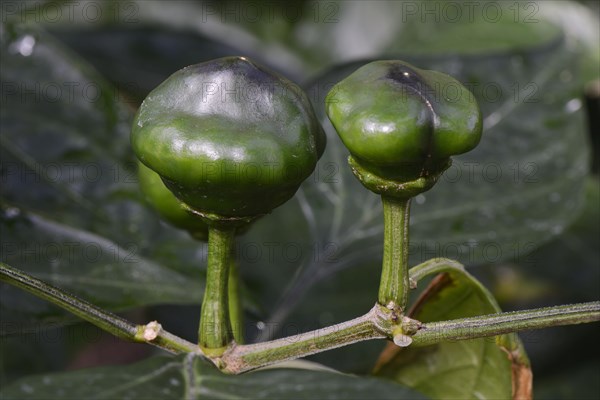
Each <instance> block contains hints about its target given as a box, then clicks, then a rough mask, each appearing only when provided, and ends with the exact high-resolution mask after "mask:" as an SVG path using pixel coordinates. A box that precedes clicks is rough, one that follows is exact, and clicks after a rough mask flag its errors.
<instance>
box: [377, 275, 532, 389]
mask: <svg viewBox="0 0 600 400" xmlns="http://www.w3.org/2000/svg"><path fill="white" fill-rule="evenodd" d="M441 271H443V273H442V274H441V275H438V276H437V277H436V278H435V279H434V280H433V281H432V283H431V284H430V286H429V287H428V288H427V289H426V290H425V292H424V293H423V294H422V295H421V298H420V299H419V301H418V302H417V303H416V304H415V305H414V306H413V309H412V310H411V313H410V314H411V317H412V318H415V319H417V320H419V321H423V322H432V321H443V320H448V319H456V318H464V317H472V316H477V315H483V314H493V313H496V312H500V311H501V310H500V308H499V307H498V305H497V303H496V301H495V300H494V299H493V297H492V295H491V294H490V293H489V292H488V291H487V289H485V288H484V287H483V286H482V285H481V284H480V283H479V282H478V281H477V280H476V279H475V278H473V277H472V276H471V275H469V274H468V273H467V272H464V271H461V270H460V269H456V268H452V267H450V266H449V267H447V268H443V269H441ZM375 374H376V375H377V376H381V377H387V378H389V379H392V380H394V381H396V382H399V383H402V384H404V385H407V386H409V387H411V388H413V389H415V390H418V391H420V392H422V393H425V394H426V395H428V396H430V397H431V398H434V399H446V398H476V399H509V398H513V395H514V397H515V398H528V397H529V396H527V395H528V394H530V391H531V371H530V369H529V362H528V360H527V356H526V354H525V352H524V349H523V348H522V345H521V343H520V341H519V339H518V337H517V336H516V335H515V334H509V335H502V336H498V337H495V338H482V339H475V340H468V341H459V342H443V343H440V344H437V345H434V346H430V347H422V348H418V347H417V348H415V347H410V346H409V347H407V348H400V347H397V346H395V345H388V348H387V349H386V350H385V351H384V353H383V354H382V356H381V358H380V361H379V363H378V366H377V367H376V370H375ZM513 385H514V387H515V390H516V393H517V394H516V395H515V394H514V393H513Z"/></svg>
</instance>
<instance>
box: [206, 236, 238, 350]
mask: <svg viewBox="0 0 600 400" xmlns="http://www.w3.org/2000/svg"><path fill="white" fill-rule="evenodd" d="M234 237H235V228H229V227H225V228H223V227H221V226H219V227H215V226H211V227H209V229H208V266H207V271H206V289H205V291H204V300H203V301H202V312H201V317H200V327H199V330H198V338H199V345H200V348H201V349H202V351H203V352H204V353H205V354H207V355H209V356H215V357H218V356H220V355H221V354H223V352H224V351H225V350H226V348H227V346H228V345H229V344H230V343H231V341H232V335H233V333H232V329H231V322H230V320H229V304H228V303H229V302H228V280H229V268H230V266H231V258H232V257H231V249H232V248H233V241H234Z"/></svg>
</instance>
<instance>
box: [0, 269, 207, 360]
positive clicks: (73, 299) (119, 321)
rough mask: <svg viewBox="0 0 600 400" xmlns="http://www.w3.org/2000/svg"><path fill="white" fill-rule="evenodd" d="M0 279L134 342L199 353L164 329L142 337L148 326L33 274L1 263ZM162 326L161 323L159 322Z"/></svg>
mask: <svg viewBox="0 0 600 400" xmlns="http://www.w3.org/2000/svg"><path fill="white" fill-rule="evenodd" d="M0 280H1V281H4V282H6V283H8V284H11V285H13V286H16V287H19V288H21V289H23V290H25V291H27V292H29V293H31V294H33V295H35V296H37V297H40V298H42V299H44V300H47V301H49V302H51V303H53V304H56V305H57V306H59V307H61V308H63V309H65V310H67V311H69V312H71V313H73V314H75V315H76V316H78V317H80V318H81V319H84V320H86V321H88V322H90V323H91V324H94V325H96V326H97V327H99V328H100V329H103V330H105V331H107V332H109V333H111V334H113V335H115V336H117V337H120V338H122V339H125V340H129V341H134V342H144V343H149V344H152V345H154V346H157V347H160V348H162V349H164V350H167V351H169V352H171V353H189V352H198V350H199V349H198V346H196V345H195V344H193V343H190V342H188V341H186V340H184V339H181V338H179V337H177V336H175V335H173V334H171V333H169V332H167V331H165V330H163V329H160V330H159V331H158V332H157V335H156V337H155V338H153V339H152V340H146V339H144V337H143V335H142V336H140V334H139V333H140V331H141V330H142V329H143V328H144V327H145V325H137V326H136V325H134V324H132V323H131V322H129V321H127V320H125V319H123V318H121V317H119V316H117V315H114V314H112V313H110V312H107V311H105V310H103V309H101V308H99V307H96V306H95V305H93V304H90V303H88V302H87V301H85V300H82V299H80V298H78V297H77V296H75V295H73V294H71V293H68V292H66V291H64V290H62V289H59V288H57V287H56V286H53V285H50V284H48V283H46V282H43V281H41V280H39V279H37V278H34V277H33V276H31V275H29V274H27V273H25V272H23V271H19V270H18V269H15V268H12V267H10V266H8V265H6V264H4V263H0ZM159 326H160V325H159Z"/></svg>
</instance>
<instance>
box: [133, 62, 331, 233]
mask: <svg viewBox="0 0 600 400" xmlns="http://www.w3.org/2000/svg"><path fill="white" fill-rule="evenodd" d="M131 142H132V145H133V149H134V151H135V153H136V155H137V157H138V158H139V160H140V161H141V162H142V163H144V164H145V165H146V166H147V167H149V168H150V169H152V170H153V171H155V172H156V173H158V174H159V175H160V176H161V178H162V180H163V182H164V183H165V185H166V186H167V187H168V188H169V190H171V191H172V192H173V193H174V194H175V196H176V197H177V198H178V199H180V200H181V201H182V202H183V203H184V204H185V205H186V206H188V207H189V208H190V209H191V210H193V211H194V212H196V213H198V214H200V215H201V216H202V217H203V218H205V220H207V221H208V222H209V223H212V222H211V221H213V222H214V221H220V222H223V221H232V222H233V221H242V222H245V221H249V220H252V219H254V218H256V217H258V216H260V215H263V214H266V213H269V212H270V211H271V210H272V209H273V208H275V207H277V206H279V205H281V204H283V203H284V202H286V201H287V200H289V199H290V198H291V197H292V196H293V195H294V193H295V192H296V191H297V189H298V187H299V186H300V183H301V182H302V181H303V180H305V179H306V178H307V177H308V176H309V175H310V174H311V173H312V171H313V170H314V168H315V166H316V163H317V161H318V159H319V157H320V156H321V154H322V153H323V151H324V147H325V135H324V133H323V131H322V128H321V126H320V124H319V121H318V118H317V117H316V116H315V113H314V111H313V109H312V107H311V105H310V102H309V100H308V98H307V96H306V94H304V92H303V91H302V90H301V89H300V88H299V87H298V86H297V85H295V84H294V83H292V82H291V81H289V80H287V79H286V78H284V77H282V76H281V75H279V74H277V73H275V72H272V71H270V70H269V69H267V68H265V67H263V66H260V65H258V64H256V63H254V62H252V61H250V60H248V59H247V58H245V57H225V58H220V59H216V60H212V61H208V62H205V63H201V64H196V65H192V66H189V67H186V68H183V69H182V70H180V71H178V72H176V73H174V74H173V75H171V76H170V77H169V78H168V79H167V80H166V81H164V82H163V83H162V84H160V85H159V86H158V87H157V88H156V89H154V90H153V91H152V92H151V93H150V94H149V95H148V96H147V97H146V99H145V100H144V102H143V103H142V105H141V106H140V109H139V110H138V112H137V114H136V116H135V120H134V123H133V130H132V134H131Z"/></svg>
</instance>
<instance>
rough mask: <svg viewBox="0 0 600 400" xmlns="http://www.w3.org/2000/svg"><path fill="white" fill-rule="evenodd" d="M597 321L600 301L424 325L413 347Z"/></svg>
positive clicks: (417, 334)
mask: <svg viewBox="0 0 600 400" xmlns="http://www.w3.org/2000/svg"><path fill="white" fill-rule="evenodd" d="M595 321H600V301H594V302H589V303H580V304H571V305H564V306H555V307H546V308H537V309H533V310H523V311H514V312H505V313H498V314H491V315H482V316H478V317H471V318H464V319H456V320H450V321H443V322H431V323H427V324H423V326H422V328H421V329H420V330H419V331H418V332H417V333H416V334H415V335H414V336H413V337H412V339H413V345H415V346H425V345H431V344H435V343H439V342H445V341H455V340H468V339H475V338H481V337H487V336H497V335H502V334H505V333H511V332H517V331H524V330H531V329H542V328H548V327H551V326H562V325H576V324H582V323H587V322H595Z"/></svg>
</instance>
